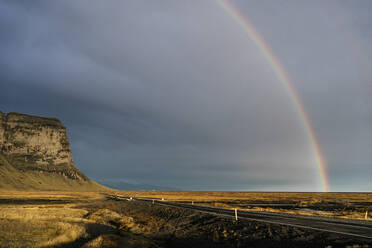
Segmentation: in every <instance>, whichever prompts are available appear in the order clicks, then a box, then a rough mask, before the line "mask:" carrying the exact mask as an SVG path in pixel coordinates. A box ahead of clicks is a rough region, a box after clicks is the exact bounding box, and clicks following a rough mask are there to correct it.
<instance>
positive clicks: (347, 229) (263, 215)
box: [109, 195, 372, 241]
mask: <svg viewBox="0 0 372 248" xmlns="http://www.w3.org/2000/svg"><path fill="white" fill-rule="evenodd" d="M109 197H110V198H114V199H117V200H129V199H130V198H129V197H117V196H113V195H110V196H109ZM131 199H132V200H136V201H142V202H149V203H154V204H157V205H163V206H171V207H178V208H185V209H192V210H196V211H200V212H204V213H209V214H214V215H219V216H225V217H230V218H235V211H234V210H231V209H222V208H213V207H206V206H199V205H191V204H184V203H176V202H167V201H162V200H161V199H160V200H159V199H158V198H157V199H149V198H131ZM237 213H238V219H245V220H251V221H259V222H265V223H271V224H279V225H286V226H293V227H298V228H305V229H311V230H316V231H323V232H329V233H337V234H341V235H348V236H354V237H359V238H365V239H370V240H371V241H372V222H369V221H359V220H349V219H338V218H325V217H315V216H302V215H296V214H285V213H272V212H251V211H240V210H239V211H238V212H237Z"/></svg>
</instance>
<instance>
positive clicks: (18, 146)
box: [0, 112, 107, 191]
mask: <svg viewBox="0 0 372 248" xmlns="http://www.w3.org/2000/svg"><path fill="white" fill-rule="evenodd" d="M0 189H6V190H10V189H14V190H78V191H88V190H105V189H107V188H105V187H104V186H101V185H99V184H97V183H95V182H94V181H92V180H90V179H89V178H88V177H87V176H85V175H84V174H83V173H82V172H80V171H79V170H78V169H77V168H76V167H75V165H74V162H73V160H72V155H71V150H70V143H69V140H68V138H67V134H66V127H65V126H64V125H63V124H62V123H61V122H60V121H59V120H58V119H55V118H44V117H36V116H29V115H25V114H19V113H9V114H3V113H1V112H0Z"/></svg>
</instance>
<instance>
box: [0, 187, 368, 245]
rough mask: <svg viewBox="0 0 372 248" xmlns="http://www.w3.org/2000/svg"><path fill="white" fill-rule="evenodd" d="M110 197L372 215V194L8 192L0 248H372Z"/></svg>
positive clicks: (0, 207) (3, 196) (0, 200)
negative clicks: (371, 211)
mask: <svg viewBox="0 0 372 248" xmlns="http://www.w3.org/2000/svg"><path fill="white" fill-rule="evenodd" d="M108 195H119V196H126V197H138V198H144V199H158V200H162V199H163V200H164V201H170V202H182V203H187V204H195V205H203V206H204V205H205V206H214V207H220V208H239V209H242V210H249V211H273V212H289V213H296V214H306V215H321V216H327V217H329V218H354V219H365V218H366V212H367V211H370V210H372V209H371V207H372V194H364V193H275V192H274V193H269V192H155V191H149V192H147V191H113V192H108V193H96V192H19V191H13V192H10V191H8V192H0V247H85V248H87V247H97V248H98V247H191V246H192V247H299V246H302V247H371V243H370V242H371V241H370V240H364V239H358V238H355V237H348V236H343V235H336V234H330V233H323V232H320V231H312V230H306V229H301V228H295V227H288V226H281V225H276V224H268V223H260V222H256V221H246V220H239V221H235V220H234V219H232V218H227V217H221V216H215V215H211V214H206V213H200V212H197V211H193V210H190V209H181V208H174V207H168V206H161V205H157V204H151V203H146V202H140V201H136V200H134V201H127V200H122V201H118V200H115V199H111V198H110V197H108ZM370 220H371V217H370V216H369V213H368V214H367V221H370Z"/></svg>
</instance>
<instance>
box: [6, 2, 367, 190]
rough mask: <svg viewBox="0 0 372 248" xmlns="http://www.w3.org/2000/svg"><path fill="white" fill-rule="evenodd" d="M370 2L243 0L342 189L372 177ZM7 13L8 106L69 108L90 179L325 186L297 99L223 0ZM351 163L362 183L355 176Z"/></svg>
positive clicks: (25, 7)
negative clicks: (305, 113)
mask: <svg viewBox="0 0 372 248" xmlns="http://www.w3.org/2000/svg"><path fill="white" fill-rule="evenodd" d="M364 5H368V2H362V1H361V2H360V4H352V5H351V4H348V5H344V4H341V3H339V2H338V1H335V2H331V1H328V2H327V3H325V2H323V1H318V2H317V1H313V2H311V3H310V2H308V1H293V2H290V1H285V2H283V1H271V2H262V1H250V2H249V3H247V2H245V1H241V2H236V6H238V7H239V8H240V9H241V11H242V13H244V14H245V15H247V17H249V19H250V20H251V21H252V23H254V25H255V26H256V28H257V29H258V30H259V31H260V33H262V35H263V36H264V37H265V39H266V41H267V42H268V44H270V46H272V50H273V51H275V53H276V54H277V55H278V58H280V61H281V62H282V63H283V66H284V67H285V68H286V69H287V71H288V73H289V74H290V76H291V77H292V79H293V83H294V87H295V88H296V89H297V91H298V92H299V95H300V96H301V99H303V101H304V105H305V108H306V109H307V111H308V113H309V117H310V119H311V121H312V123H313V126H314V130H315V132H316V135H317V137H318V139H319V142H320V145H321V148H322V151H323V153H324V155H325V158H326V160H327V162H328V164H329V172H330V176H331V181H332V182H334V186H335V187H334V190H368V187H371V183H370V182H369V181H368V180H367V179H366V178H365V177H363V176H362V175H363V174H366V173H368V172H370V171H369V170H370V168H371V164H370V161H371V159H372V157H371V155H370V152H369V150H370V148H371V147H372V143H371V142H372V141H371V140H372V139H371V138H372V128H371V123H372V117H371V116H372V114H371V108H370V107H369V106H370V103H371V101H370V99H371V94H372V90H371V87H372V86H371V84H370V82H371V81H370V78H371V77H370V76H371V75H370V72H369V65H370V64H368V63H369V62H371V61H370V58H371V56H368V54H371V49H370V48H369V47H368V46H366V44H368V41H371V39H372V36H371V32H370V30H369V29H366V28H365V27H366V23H370V22H371V18H370V17H369V16H368V15H367V14H366V13H367V12H365V9H366V6H364ZM0 13H1V15H0V30H1V31H2V33H6V34H7V35H6V36H1V37H0V52H1V54H2V56H1V57H0V65H1V67H0V80H1V83H0V98H1V99H2V100H1V102H0V109H1V110H2V111H5V112H9V111H18V112H25V113H30V114H38V115H43V116H55V117H58V118H60V119H61V120H62V121H63V122H64V123H65V124H66V125H67V127H68V130H69V136H70V139H71V144H72V150H73V154H74V158H75V162H76V164H77V166H78V167H79V168H80V169H81V170H82V171H83V172H85V173H86V174H87V175H88V176H91V177H93V178H95V179H97V180H102V181H104V180H111V181H112V180H132V181H136V182H140V183H146V184H153V185H160V186H175V187H177V188H183V189H203V190H205V189H209V190H213V189H216V190H224V189H225V190H260V189H261V190H319V189H320V187H319V182H318V180H319V175H318V171H317V169H316V165H315V161H314V158H313V153H312V150H311V147H310V145H309V141H308V138H307V135H306V133H305V130H304V128H303V126H302V123H301V120H300V119H299V116H298V113H297V109H296V107H295V106H294V105H293V102H292V99H290V97H289V95H288V93H287V91H286V89H285V88H284V86H283V85H282V83H281V82H279V80H278V78H277V77H276V75H275V73H274V71H273V70H272V68H271V67H270V65H269V64H268V62H267V61H266V60H265V58H264V57H263V55H262V53H261V52H260V51H259V50H258V49H257V46H256V45H255V44H254V42H253V41H252V40H251V39H250V37H249V35H247V33H245V32H244V31H243V30H242V29H241V27H240V26H239V25H238V24H237V23H236V22H235V21H234V19H233V18H232V17H231V16H229V15H228V13H227V12H226V11H224V10H223V9H222V8H220V7H219V6H218V5H217V4H216V2H215V1H202V2H200V1H182V2H174V1H167V2H162V3H159V2H158V3H155V2H151V3H149V2H145V1H111V2H110V3H107V2H105V3H102V2H100V1H79V2H76V1H63V2H55V1H42V0H40V1H33V2H32V3H30V2H29V1H2V7H0ZM330 14H331V15H332V18H330V17H329V16H330ZM351 167H352V168H357V170H355V173H354V174H353V175H354V176H353V178H355V179H353V180H354V183H353V182H351V183H350V184H347V186H343V185H342V184H340V183H339V182H342V180H343V179H346V178H347V173H346V172H347V171H348V170H349V168H351ZM358 177H360V180H358ZM350 180H351V179H350ZM345 185H346V184H345Z"/></svg>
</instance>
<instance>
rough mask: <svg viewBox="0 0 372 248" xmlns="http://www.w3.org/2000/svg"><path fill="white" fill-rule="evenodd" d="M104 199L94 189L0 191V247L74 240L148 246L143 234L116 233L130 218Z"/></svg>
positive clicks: (94, 244)
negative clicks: (112, 208) (86, 190)
mask: <svg viewBox="0 0 372 248" xmlns="http://www.w3.org/2000/svg"><path fill="white" fill-rule="evenodd" d="M104 200H105V196H104V195H102V194H99V193H97V192H19V191H14V192H1V193H0V248H13V247H14V248H15V247H17V248H18V247H25V248H26V247H27V248H28V247H35V248H36V247H39V248H42V247H53V246H59V245H63V244H70V245H69V247H71V246H73V247H75V245H74V244H75V243H76V242H78V244H76V247H80V246H82V243H86V244H85V246H84V247H119V246H117V244H118V243H123V244H126V245H127V246H126V247H150V245H151V242H150V241H149V240H147V239H145V238H143V237H140V236H138V237H137V236H133V235H132V236H130V234H128V235H129V236H127V237H126V238H123V237H122V236H120V235H119V236H118V235H117V232H118V230H122V231H123V232H127V231H129V229H128V228H129V227H130V226H131V225H133V223H132V222H133V220H132V219H131V218H130V217H127V216H122V215H120V214H118V213H116V212H115V211H113V210H110V209H108V208H107V206H106V205H105V204H104V203H103V202H104ZM87 205H89V207H88V208H86V206H87ZM113 223H115V224H114V225H113ZM115 225H116V226H115ZM126 226H128V227H126ZM122 227H125V228H122ZM79 240H83V241H81V242H80V241H79Z"/></svg>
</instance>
